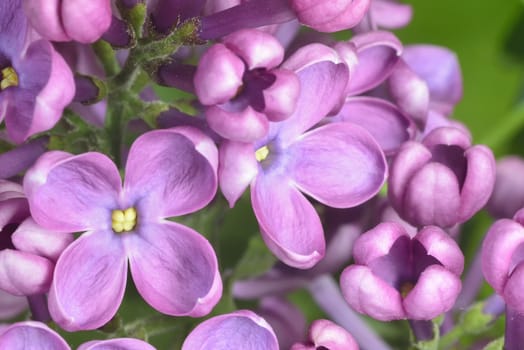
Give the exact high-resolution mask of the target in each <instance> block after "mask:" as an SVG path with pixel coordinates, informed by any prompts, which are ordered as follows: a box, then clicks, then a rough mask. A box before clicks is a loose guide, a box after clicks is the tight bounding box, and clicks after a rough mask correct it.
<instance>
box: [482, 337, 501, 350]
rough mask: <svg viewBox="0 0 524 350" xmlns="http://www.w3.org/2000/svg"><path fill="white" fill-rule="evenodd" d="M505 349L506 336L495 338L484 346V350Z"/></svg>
mask: <svg viewBox="0 0 524 350" xmlns="http://www.w3.org/2000/svg"><path fill="white" fill-rule="evenodd" d="M503 349H504V337H500V338H498V339H495V340H493V341H492V342H490V343H489V344H488V345H486V346H485V347H484V350H503Z"/></svg>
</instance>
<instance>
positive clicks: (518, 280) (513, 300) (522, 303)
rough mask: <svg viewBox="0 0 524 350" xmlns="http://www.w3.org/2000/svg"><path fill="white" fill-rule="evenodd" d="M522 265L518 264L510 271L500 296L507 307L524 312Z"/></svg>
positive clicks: (523, 269) (523, 274) (523, 272)
mask: <svg viewBox="0 0 524 350" xmlns="http://www.w3.org/2000/svg"><path fill="white" fill-rule="evenodd" d="M523 281H524V265H522V264H518V265H517V266H516V267H515V269H514V270H513V271H512V272H511V276H510V277H509V279H508V282H507V283H506V285H505V286H504V290H503V291H502V293H500V294H502V296H503V297H504V301H505V302H506V304H507V306H508V307H512V308H514V309H515V310H517V311H518V312H519V313H522V312H524V295H523V293H522V288H524V283H523Z"/></svg>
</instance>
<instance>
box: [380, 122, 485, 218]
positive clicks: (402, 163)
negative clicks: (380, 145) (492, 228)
mask: <svg viewBox="0 0 524 350" xmlns="http://www.w3.org/2000/svg"><path fill="white" fill-rule="evenodd" d="M494 183H495V159H494V157H493V153H492V152H491V150H490V149H489V148H488V147H486V146H483V145H475V146H472V145H471V139H470V137H469V135H467V134H466V133H464V132H463V131H462V130H460V129H458V128H453V127H440V128H436V129H434V130H432V131H431V132H430V133H429V134H427V135H426V136H425V137H424V138H423V139H422V141H421V142H416V141H409V142H406V143H404V144H403V145H402V147H401V148H400V150H399V152H398V153H397V155H396V157H395V159H394V160H393V162H392V164H391V167H390V177H389V183H388V184H389V186H388V197H389V199H390V202H391V205H392V206H393V208H395V210H396V211H397V212H398V213H399V215H400V217H401V218H402V219H404V220H406V221H407V222H408V223H410V224H411V225H413V226H417V227H421V226H424V225H437V226H440V227H451V226H454V225H456V224H459V223H463V222H465V221H466V220H468V219H469V218H471V217H472V216H473V215H474V214H475V213H476V212H477V211H478V210H480V209H481V208H482V207H483V206H484V205H485V204H486V202H487V201H488V199H489V196H490V195H491V192H492V190H493V185H494Z"/></svg>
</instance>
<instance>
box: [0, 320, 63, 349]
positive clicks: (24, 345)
mask: <svg viewBox="0 0 524 350" xmlns="http://www.w3.org/2000/svg"><path fill="white" fill-rule="evenodd" d="M0 348H1V349H9V350H28V349H38V350H71V348H70V347H69V345H67V343H66V342H65V341H64V339H62V337H61V336H60V335H59V334H58V333H56V332H55V331H54V330H52V329H51V328H49V327H47V326H46V325H45V324H43V323H40V322H33V321H25V322H18V323H15V324H13V325H11V326H10V327H8V328H7V329H5V330H4V331H3V333H2V335H1V336H0Z"/></svg>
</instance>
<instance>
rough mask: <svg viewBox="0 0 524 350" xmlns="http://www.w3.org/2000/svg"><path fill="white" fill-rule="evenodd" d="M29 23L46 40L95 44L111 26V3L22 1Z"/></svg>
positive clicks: (101, 0)
mask: <svg viewBox="0 0 524 350" xmlns="http://www.w3.org/2000/svg"><path fill="white" fill-rule="evenodd" d="M22 1H23V7H24V10H25V13H26V14H27V17H28V19H29V22H30V23H31V25H32V26H33V27H34V28H35V29H36V31H37V32H38V33H39V34H40V35H41V36H42V37H43V38H45V39H47V40H51V41H71V40H74V41H78V42H81V43H84V44H90V43H94V42H95V41H96V40H98V39H100V37H101V36H102V34H104V32H105V31H106V30H107V29H108V28H109V26H110V24H111V1H110V0H22Z"/></svg>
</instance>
